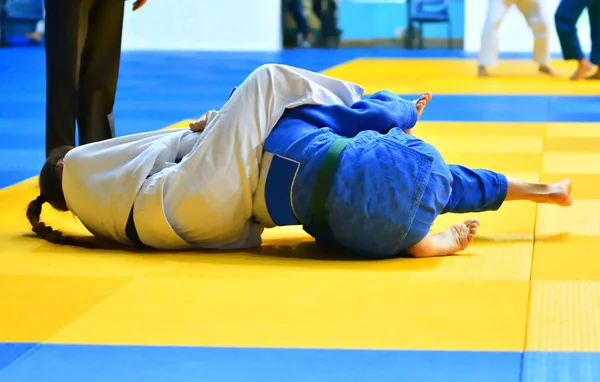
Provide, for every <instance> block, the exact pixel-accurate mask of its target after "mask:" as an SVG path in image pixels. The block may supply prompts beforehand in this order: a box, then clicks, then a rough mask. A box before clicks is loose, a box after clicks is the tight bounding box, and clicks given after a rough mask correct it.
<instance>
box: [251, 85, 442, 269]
mask: <svg viewBox="0 0 600 382" xmlns="http://www.w3.org/2000/svg"><path fill="white" fill-rule="evenodd" d="M416 121H417V111H416V107H415V105H414V104H413V103H412V102H410V101H406V100H404V99H402V98H400V97H398V96H396V95H394V94H392V93H390V92H387V91H382V92H378V93H376V94H374V95H372V96H370V97H368V98H365V99H363V100H361V101H359V102H356V103H355V104H354V105H352V106H351V107H347V106H343V105H303V106H299V107H296V108H294V109H290V110H287V111H286V112H285V113H284V115H283V117H282V118H281V119H280V120H279V122H278V124H277V125H276V127H275V129H274V130H273V131H272V132H271V134H270V135H269V137H268V138H267V140H266V142H265V147H264V151H265V152H264V156H263V166H262V167H261V180H260V181H259V182H260V183H261V185H259V188H258V191H257V195H256V200H257V203H256V205H257V208H256V214H255V215H256V218H257V220H259V221H260V222H261V223H263V224H265V225H266V226H280V225H299V224H302V225H303V226H304V229H305V231H306V232H307V233H309V234H310V235H312V236H313V237H315V238H316V239H317V241H321V242H325V243H327V244H334V245H340V246H342V247H344V248H346V249H349V250H351V251H353V252H356V253H358V254H361V255H363V256H369V257H393V256H396V255H399V254H400V253H401V252H402V251H404V250H405V249H406V248H408V247H409V246H411V245H413V244H415V243H416V242H418V241H419V240H421V239H422V238H423V237H424V236H425V235H426V234H427V232H414V231H413V232H411V226H412V222H413V221H414V219H415V218H418V219H420V220H423V219H425V220H427V221H429V220H431V223H433V219H435V216H437V215H438V214H439V213H440V212H441V211H442V210H443V208H444V206H445V205H446V203H447V201H448V198H449V192H450V191H449V188H450V187H449V183H450V181H451V180H450V179H447V178H450V177H451V176H450V174H449V173H448V172H447V170H446V169H445V168H439V169H437V170H436V169H434V158H436V155H439V153H437V151H436V150H435V149H434V148H433V147H431V146H430V145H428V144H427V143H425V142H423V141H421V140H420V139H418V138H416V137H414V136H412V135H408V134H406V133H404V132H403V130H407V129H410V128H412V127H413V126H414V125H415V123H416ZM341 137H349V138H352V141H351V142H350V143H349V144H348V146H346V149H345V150H344V152H343V153H342V155H341V157H340V162H339V163H340V164H339V168H338V170H337V172H336V174H335V176H334V179H333V183H332V186H331V189H330V191H329V194H328V196H327V201H326V212H327V219H328V225H329V227H328V229H327V230H323V229H322V227H321V226H319V225H316V224H314V222H313V221H312V215H311V207H312V202H313V190H314V188H315V185H316V183H317V178H318V173H319V168H320V166H321V164H322V161H323V158H324V156H325V154H326V152H327V150H328V149H329V147H330V146H331V145H332V143H333V142H334V141H336V140H337V139H340V138H341ZM435 163H438V161H435ZM442 163H443V161H442ZM432 170H436V172H437V173H443V174H444V175H446V174H447V177H446V176H442V177H441V178H440V177H436V179H438V178H440V179H441V180H440V182H441V183H440V184H439V186H440V187H439V188H440V191H439V193H437V194H435V195H429V194H428V195H424V190H425V187H426V186H427V185H428V184H429V181H430V174H431V173H432ZM430 186H431V185H430ZM263 198H264V200H263ZM421 231H423V230H421Z"/></svg>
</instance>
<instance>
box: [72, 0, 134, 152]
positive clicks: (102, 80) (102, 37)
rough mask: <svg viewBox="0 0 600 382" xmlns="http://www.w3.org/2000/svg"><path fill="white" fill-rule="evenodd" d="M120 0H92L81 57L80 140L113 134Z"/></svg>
mask: <svg viewBox="0 0 600 382" xmlns="http://www.w3.org/2000/svg"><path fill="white" fill-rule="evenodd" d="M124 7H125V2H124V1H123V0H95V1H94V4H93V6H92V8H91V10H90V14H89V20H88V21H89V31H88V35H87V39H86V41H85V47H84V49H83V53H82V57H81V72H80V90H79V117H78V126H79V143H80V144H86V143H91V142H97V141H101V140H104V139H109V138H113V137H114V136H115V131H114V117H113V106H114V103H115V97H116V93H117V80H118V77H119V64H120V60H121V35H122V31H123V12H124Z"/></svg>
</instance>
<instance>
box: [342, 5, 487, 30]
mask: <svg viewBox="0 0 600 382" xmlns="http://www.w3.org/2000/svg"><path fill="white" fill-rule="evenodd" d="M481 1H484V0H481ZM406 14H407V5H406V3H398V2H395V3H394V2H385V1H381V2H377V1H373V2H354V1H351V0H342V1H341V2H340V5H339V24H340V28H341V29H342V31H343V34H342V39H344V40H370V39H389V38H394V37H396V30H397V29H398V28H400V29H404V28H406ZM450 18H451V21H452V37H453V38H463V37H464V19H465V4H464V0H451V1H450ZM423 33H424V36H425V38H442V39H445V38H446V35H447V25H446V24H427V25H426V26H424V28H423Z"/></svg>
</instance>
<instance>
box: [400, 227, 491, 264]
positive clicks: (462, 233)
mask: <svg viewBox="0 0 600 382" xmlns="http://www.w3.org/2000/svg"><path fill="white" fill-rule="evenodd" d="M477 227H479V220H477V219H467V220H465V221H464V222H462V223H458V224H454V225H453V226H452V227H450V228H448V229H447V230H445V231H443V232H440V233H436V234H434V235H430V236H427V237H426V238H424V239H423V240H421V241H420V242H418V243H417V244H415V245H413V246H412V247H410V248H409V249H408V251H407V252H408V253H409V254H410V255H412V256H414V257H434V256H447V255H452V254H455V253H456V252H460V251H462V250H464V249H465V248H467V247H468V246H469V244H471V242H472V241H473V237H475V235H476V234H477Z"/></svg>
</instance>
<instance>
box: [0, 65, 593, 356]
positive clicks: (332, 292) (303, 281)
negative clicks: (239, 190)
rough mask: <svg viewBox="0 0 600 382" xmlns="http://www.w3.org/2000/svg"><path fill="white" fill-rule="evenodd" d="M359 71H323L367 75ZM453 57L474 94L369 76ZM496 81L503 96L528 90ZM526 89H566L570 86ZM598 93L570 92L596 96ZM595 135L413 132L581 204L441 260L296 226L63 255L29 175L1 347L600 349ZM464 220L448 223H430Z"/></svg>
mask: <svg viewBox="0 0 600 382" xmlns="http://www.w3.org/2000/svg"><path fill="white" fill-rule="evenodd" d="M353 64H354V63H350V64H348V65H347V66H343V67H339V68H335V69H333V70H332V71H331V72H330V73H333V74H336V75H339V76H341V77H342V78H348V79H352V80H357V81H358V82H364V81H360V79H361V73H360V72H357V71H356V70H353V69H352V68H353V66H352V65H353ZM363 64H364V63H363ZM450 64H451V65H454V66H453V68H452V69H453V70H454V71H455V73H457V74H455V76H456V78H454V79H453V81H456V80H457V79H459V80H460V81H463V80H464V84H465V86H464V87H461V89H458V90H459V91H464V92H468V91H469V89H471V90H475V87H476V86H475V85H476V84H480V82H479V81H480V80H479V79H474V78H471V77H472V74H473V73H472V72H473V70H474V67H472V66H473V65H472V63H468V62H467V63H462V62H454V61H452V62H451V61H444V62H441V63H440V65H433V64H430V63H428V64H426V65H424V66H423V67H416V66H415V65H412V66H411V65H408V64H405V63H402V62H400V63H398V62H395V63H386V62H384V61H383V62H379V61H378V62H377V65H382V66H383V68H384V69H385V70H381V73H382V74H381V83H379V84H378V83H373V81H372V80H369V83H370V86H372V87H373V89H375V88H380V87H381V85H382V84H383V83H384V82H385V84H386V85H390V83H391V84H392V85H394V86H396V88H395V89H392V90H396V91H402V86H404V85H403V81H409V82H410V81H425V82H427V81H434V79H431V80H428V79H426V77H427V75H428V74H431V73H436V71H437V75H438V76H439V78H442V77H445V78H448V74H447V72H445V70H448V69H449V68H448V67H447V66H446V65H450ZM361 65H362V64H361ZM369 65H371V64H369ZM373 65H375V64H373ZM389 65H396V66H394V67H388V66H389ZM407 65H408V66H407ZM503 65H508V66H511V65H512V68H513V69H515V68H516V69H519V70H523V71H527V70H534V69H535V68H534V67H530V66H526V65H525V64H522V63H519V64H516V63H510V62H504V63H503ZM557 67H558V68H559V69H561V67H560V65H557ZM406 68H412V69H413V70H416V71H417V74H418V77H419V78H415V77H414V75H413V76H411V75H410V73H408V72H407V71H406V70H405V69H406ZM563 69H564V70H566V69H567V68H566V67H565V68H563ZM499 70H500V69H499ZM502 70H508V69H502ZM384 74H385V75H384ZM413 74H414V73H413ZM384 77H385V78H384ZM372 78H373V74H372V73H371V79H372ZM390 79H391V82H390ZM394 81H396V82H394ZM491 81H502V83H504V84H505V85H506V86H507V87H506V89H509V90H510V89H511V86H513V85H514V86H515V88H514V89H516V86H517V85H518V83H519V80H518V79H517V78H512V79H510V78H509V79H507V78H504V79H492V80H491ZM531 81H533V82H531V83H533V84H535V85H536V86H537V85H539V86H541V88H539V89H545V91H548V92H552V91H553V89H563V90H564V88H561V87H562V86H563V84H562V83H561V82H560V81H561V80H558V82H552V85H551V82H550V81H551V80H549V79H547V78H543V77H540V78H539V79H538V78H535V79H533V80H531ZM375 82H376V81H375ZM511 84H512V85H511ZM424 85H433V82H430V83H425V84H424ZM436 85H437V86H436V88H437V89H438V91H439V89H440V88H441V89H442V91H444V89H445V90H446V91H448V92H450V91H452V92H454V93H456V92H457V89H456V88H452V89H451V88H450V87H449V86H447V85H446V82H438V83H437V84H436ZM530 86H531V85H530ZM564 86H566V85H564ZM589 86H590V85H588V83H583V82H582V83H580V84H576V85H575V87H574V88H572V91H573V92H574V94H589V93H590V92H591V91H592V90H591V88H590V87H589ZM386 87H388V88H389V86H386ZM411 87H413V88H414V83H412V84H411ZM424 87H429V86H424ZM431 87H433V86H431ZM514 89H513V90H514ZM573 89H574V90H573ZM594 89H595V88H594ZM477 91H478V92H485V88H484V89H481V88H480V86H477ZM515 91H516V90H515ZM541 91H543V90H540V92H541ZM556 91H558V90H556ZM594 91H595V92H597V90H594ZM185 124H186V123H185V122H182V123H181V124H180V125H185ZM599 131H600V125H598V124H559V123H551V124H535V123H532V124H528V123H518V124H517V123H514V124H507V123H479V122H471V123H465V122H461V123H431V122H423V123H420V124H419V126H418V134H419V135H420V136H421V137H423V138H424V139H426V140H428V141H430V142H431V143H433V144H435V145H437V146H438V147H439V148H440V150H441V152H442V154H443V155H444V157H445V158H446V159H447V161H448V162H454V163H461V164H465V165H469V166H476V167H488V168H490V169H493V170H497V171H502V172H506V173H507V174H508V175H512V176H517V177H519V178H522V179H525V180H529V181H537V180H543V181H554V180H559V179H562V178H564V177H565V176H569V177H571V178H572V179H573V180H574V182H575V186H574V196H575V198H576V199H577V201H576V202H575V204H574V206H573V207H572V208H570V209H560V208H556V207H552V206H540V207H536V206H535V205H533V204H529V203H525V202H515V203H511V204H507V205H506V206H505V207H503V208H502V209H501V210H500V211H498V212H493V213H491V212H490V213H483V214H478V215H479V218H480V219H481V221H482V225H481V229H480V235H479V236H478V238H477V239H476V240H475V242H474V243H473V245H472V246H471V247H469V248H468V249H467V250H466V251H464V252H463V253H461V254H458V255H457V256H452V257H446V258H436V259H418V260H415V259H397V260H389V261H372V262H364V261H350V260H345V259H342V258H339V257H337V256H335V255H332V254H327V253H324V252H322V251H321V250H319V249H318V248H316V247H315V245H314V243H313V242H312V239H311V238H310V237H308V236H307V235H306V234H304V233H303V232H302V230H301V229H300V228H298V227H292V228H277V229H272V230H268V231H267V232H266V234H265V235H264V246H263V248H262V249H257V250H251V251H243V252H230V253H215V252H208V253H207V252H188V253H164V252H163V253H161V252H150V253H147V252H142V253H132V252H125V251H123V250H121V249H118V248H115V249H107V250H83V249H80V248H71V247H60V246H55V245H52V244H50V243H47V242H44V241H42V240H39V239H37V238H34V237H31V235H30V232H29V230H30V228H29V225H28V223H27V221H26V219H25V208H26V205H27V203H28V202H29V201H30V200H32V199H33V198H34V197H35V196H36V195H37V187H36V183H35V179H32V180H29V181H26V182H23V183H21V184H19V185H16V186H13V187H10V188H7V189H4V190H0V211H2V219H0V311H2V312H11V314H0V341H52V342H58V343H92V344H93V343H97V344H153V345H163V344H170V345H229V346H267V347H271V346H272V347H275V346H276V347H294V348H298V347H317V348H333V347H335V348H368V349H434V350H512V351H521V350H523V349H531V350H596V351H598V350H600V313H599V312H600V286H599V285H600V266H599V265H598V264H599V259H600V249H599V248H600V224H598V223H599V222H598V216H600V192H599V191H598V187H596V184H597V182H596V181H597V180H599V179H600V155H599V154H597V153H596V151H597V147H599V146H595V144H596V142H597V140H598V139H600V133H599ZM463 218H464V217H462V216H455V215H445V216H442V217H440V218H439V219H438V221H437V222H436V224H435V226H434V230H438V229H442V228H445V227H446V226H447V225H449V224H452V223H455V222H456V221H459V220H461V219H463ZM43 219H44V220H45V221H47V222H48V223H49V224H51V225H52V226H53V227H55V228H60V229H64V230H66V231H68V232H71V233H77V234H84V235H85V234H86V231H85V229H84V228H83V227H81V225H80V224H79V223H78V222H77V221H76V219H74V218H73V217H72V216H71V215H70V214H58V213H55V212H52V211H50V210H49V208H48V207H45V209H44V213H43ZM531 280H533V281H531ZM42 317H43V318H42Z"/></svg>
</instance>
